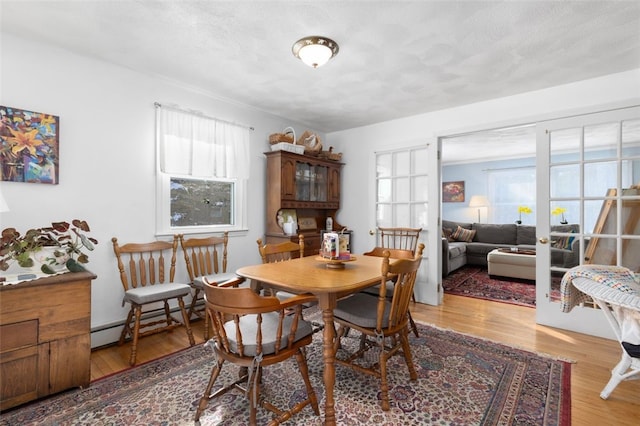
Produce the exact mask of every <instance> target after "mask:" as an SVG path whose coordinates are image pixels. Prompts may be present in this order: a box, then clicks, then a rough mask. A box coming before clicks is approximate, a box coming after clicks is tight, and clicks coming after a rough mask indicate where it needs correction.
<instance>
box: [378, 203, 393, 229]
mask: <svg viewBox="0 0 640 426" xmlns="http://www.w3.org/2000/svg"><path fill="white" fill-rule="evenodd" d="M376 223H377V225H378V226H380V227H383V228H390V227H392V226H393V217H392V216H391V204H378V206H377V210H376Z"/></svg>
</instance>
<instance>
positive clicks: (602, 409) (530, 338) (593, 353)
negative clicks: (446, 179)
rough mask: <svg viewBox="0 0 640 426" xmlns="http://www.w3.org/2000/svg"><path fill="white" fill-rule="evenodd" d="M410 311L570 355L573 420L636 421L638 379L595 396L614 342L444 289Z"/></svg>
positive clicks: (114, 367)
mask: <svg viewBox="0 0 640 426" xmlns="http://www.w3.org/2000/svg"><path fill="white" fill-rule="evenodd" d="M411 311H412V315H413V318H414V319H415V320H416V321H419V322H423V323H427V324H434V325H436V326H438V327H441V328H448V329H452V330H456V331H458V332H461V333H467V334H471V335H474V336H479V337H483V338H486V339H489V340H492V341H496V342H502V343H505V344H508V345H511V346H516V347H519V348H522V349H526V350H529V351H533V352H538V353H543V354H549V355H552V356H557V357H561V358H564V359H568V360H572V361H574V362H575V363H574V364H573V365H572V369H571V418H572V424H573V425H578V426H580V425H591V424H607V425H619V426H627V425H628V426H635V425H638V424H640V380H634V381H627V382H623V383H621V384H620V385H618V387H617V388H616V389H615V390H614V391H613V393H612V394H611V396H610V397H609V399H608V400H606V401H605V400H602V399H601V398H600V391H601V390H602V388H603V387H604V386H605V384H606V383H607V381H608V380H609V377H610V375H611V369H612V368H613V367H614V366H615V365H616V364H617V363H618V361H619V360H620V353H621V352H620V346H619V344H618V343H617V342H615V341H613V340H608V339H601V338H597V337H592V336H587V335H585V334H580V333H573V332H570V331H565V330H560V329H555V328H550V327H546V326H540V325H537V324H536V323H535V309H531V308H527V307H521V306H515V305H509V304H505V303H497V302H487V301H483V300H479V299H473V298H469V297H462V296H452V295H445V297H444V303H443V304H442V305H440V306H429V305H422V304H419V303H416V304H414V305H413V306H412V308H411ZM603 321H604V317H603ZM193 328H194V336H195V338H196V343H202V342H203V338H202V331H203V323H202V321H197V322H194V323H193ZM187 346H188V340H187V337H186V333H185V332H184V330H182V329H176V330H174V331H173V332H172V333H169V334H166V333H161V334H157V335H154V336H149V337H146V338H144V339H141V341H140V342H139V344H138V347H139V351H138V362H139V363H142V362H146V361H150V360H153V359H155V358H159V357H161V356H163V355H167V354H170V353H172V352H175V351H176V350H179V349H181V348H184V347H187ZM129 350H130V346H129V345H128V344H126V345H123V346H120V347H119V346H113V347H108V348H104V349H98V350H95V351H93V352H92V354H91V379H92V380H95V379H98V378H100V377H103V376H106V375H109V374H112V373H114V372H117V371H120V370H123V369H126V368H128V367H129V365H128V359H129Z"/></svg>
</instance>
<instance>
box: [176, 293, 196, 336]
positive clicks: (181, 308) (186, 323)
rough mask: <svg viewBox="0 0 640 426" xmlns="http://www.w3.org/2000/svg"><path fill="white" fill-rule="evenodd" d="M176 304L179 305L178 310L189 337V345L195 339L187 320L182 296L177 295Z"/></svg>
mask: <svg viewBox="0 0 640 426" xmlns="http://www.w3.org/2000/svg"><path fill="white" fill-rule="evenodd" d="M178 305H180V312H182V320H183V321H184V327H185V328H186V329H187V337H189V344H190V345H191V346H193V345H195V344H196V341H195V340H194V339H193V331H192V330H191V323H190V322H189V314H188V313H187V310H186V309H185V307H184V300H182V297H178Z"/></svg>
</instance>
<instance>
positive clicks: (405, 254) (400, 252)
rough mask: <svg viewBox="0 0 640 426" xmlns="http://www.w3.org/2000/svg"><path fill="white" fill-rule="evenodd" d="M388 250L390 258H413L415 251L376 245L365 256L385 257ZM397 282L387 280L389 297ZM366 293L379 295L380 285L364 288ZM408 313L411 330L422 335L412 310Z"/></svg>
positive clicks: (417, 335)
mask: <svg viewBox="0 0 640 426" xmlns="http://www.w3.org/2000/svg"><path fill="white" fill-rule="evenodd" d="M385 250H387V251H388V252H389V259H413V257H414V254H415V253H414V252H413V251H411V250H408V249H387V248H384V247H374V248H373V249H372V250H371V251H368V252H366V253H364V255H365V256H376V257H383V256H384V251H385ZM394 284H395V280H394V279H391V280H389V281H387V297H388V298H391V297H392V296H393V286H394ZM363 292H364V293H366V294H370V295H372V296H374V297H375V296H378V294H379V292H380V286H379V285H376V286H373V287H369V288H367V289H365V290H363ZM407 315H409V327H410V328H411V331H412V332H413V334H414V335H415V336H416V337H420V335H419V334H418V327H417V326H416V323H415V321H413V317H412V316H411V311H410V310H409V311H407Z"/></svg>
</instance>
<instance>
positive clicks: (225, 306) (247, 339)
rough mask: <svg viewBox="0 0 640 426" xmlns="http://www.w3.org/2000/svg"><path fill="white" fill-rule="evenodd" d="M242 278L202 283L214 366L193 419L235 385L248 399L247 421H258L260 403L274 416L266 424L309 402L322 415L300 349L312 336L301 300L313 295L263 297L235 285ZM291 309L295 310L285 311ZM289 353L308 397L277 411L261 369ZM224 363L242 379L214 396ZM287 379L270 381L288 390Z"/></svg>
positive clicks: (296, 411)
mask: <svg viewBox="0 0 640 426" xmlns="http://www.w3.org/2000/svg"><path fill="white" fill-rule="evenodd" d="M205 280H206V279H205ZM243 280H244V279H243V278H235V279H233V280H231V281H227V282H225V283H221V284H220V285H216V284H215V283H214V284H209V283H205V286H204V298H205V304H206V308H207V314H208V315H209V317H210V320H211V328H212V331H213V338H212V340H211V341H210V342H209V343H208V345H209V346H210V347H211V349H212V350H213V351H214V362H215V364H214V366H213V369H212V370H211V377H210V379H209V383H208V384H207V387H206V389H205V391H204V394H203V396H202V398H201V399H200V402H199V404H198V408H197V410H196V415H195V421H196V422H199V419H200V416H201V415H202V412H203V411H204V410H205V409H206V408H207V405H208V404H209V401H210V400H211V399H214V398H216V397H218V396H221V395H224V394H226V393H227V392H229V391H231V390H233V389H239V390H240V391H241V392H243V393H244V394H245V395H246V396H247V398H248V399H249V424H250V425H255V424H256V420H257V410H256V409H257V407H258V406H261V407H262V408H264V409H266V410H268V411H270V412H272V413H273V414H274V418H273V419H272V421H271V422H270V423H269V424H270V425H278V424H280V423H281V422H284V421H285V420H287V419H289V418H291V416H293V415H294V414H296V413H298V412H300V411H301V410H302V409H303V408H304V407H306V406H307V405H311V408H312V409H313V411H314V413H315V414H316V415H320V410H319V408H318V400H317V397H316V393H315V391H314V390H313V387H312V386H311V381H310V380H309V371H308V367H307V361H306V357H305V352H304V351H303V348H304V347H305V346H307V345H309V344H310V343H311V342H312V340H313V337H312V336H313V330H312V327H311V324H310V323H308V322H307V321H305V320H304V319H303V318H302V304H303V303H305V302H309V301H310V300H312V299H313V297H312V296H309V295H298V296H293V297H291V298H289V299H287V300H286V301H280V300H279V299H278V298H276V297H273V296H261V295H259V294H257V293H255V292H254V291H253V290H252V289H250V288H246V287H243V288H241V287H239V285H240V283H242V281H243ZM292 310H293V312H294V314H286V313H285V311H292ZM291 357H295V359H296V361H297V364H298V368H299V370H300V374H301V375H302V379H303V381H304V385H305V388H306V394H307V397H306V399H304V400H302V401H299V402H297V403H296V404H294V405H293V406H292V407H290V408H288V409H280V408H278V407H276V406H274V405H272V404H271V403H270V402H268V401H267V400H266V399H265V396H264V393H263V392H261V389H260V388H261V387H262V386H266V383H263V382H264V380H262V379H263V377H262V369H263V368H264V367H268V366H270V365H273V364H276V363H279V362H282V361H285V360H287V359H289V358H291ZM225 361H228V362H230V363H233V364H235V365H238V366H240V367H241V369H240V371H241V377H240V378H239V379H238V380H236V381H234V382H231V383H228V384H226V385H224V386H223V387H221V388H219V389H218V390H216V391H215V392H214V393H213V394H212V393H211V391H212V389H213V386H214V385H215V384H216V380H217V379H218V376H219V374H220V372H221V370H222V367H223V365H224V363H225ZM291 379H292V378H289V380H288V381H287V383H286V385H285V384H283V383H274V384H273V387H274V391H276V390H280V389H283V387H285V388H287V389H291V387H292V386H293V385H294V384H293V383H292V380H291ZM229 420H231V419H229Z"/></svg>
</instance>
